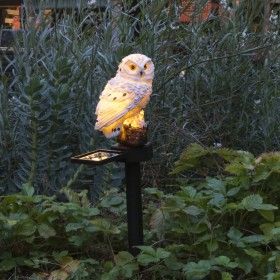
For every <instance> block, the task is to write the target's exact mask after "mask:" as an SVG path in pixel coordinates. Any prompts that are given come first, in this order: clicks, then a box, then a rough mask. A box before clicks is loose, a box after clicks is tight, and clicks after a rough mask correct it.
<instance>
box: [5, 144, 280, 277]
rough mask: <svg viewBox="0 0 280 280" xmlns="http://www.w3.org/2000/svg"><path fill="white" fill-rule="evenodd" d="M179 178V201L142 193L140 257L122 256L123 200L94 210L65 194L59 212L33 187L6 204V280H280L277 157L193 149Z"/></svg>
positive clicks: (119, 196) (109, 196)
mask: <svg viewBox="0 0 280 280" xmlns="http://www.w3.org/2000/svg"><path fill="white" fill-rule="evenodd" d="M172 174H173V175H176V178H177V184H176V185H174V186H173V188H174V193H173V194H171V193H168V194H165V193H164V192H163V191H160V190H158V189H156V188H147V189H145V195H144V205H145V208H144V213H145V214H144V221H145V223H144V224H145V244H146V245H145V246H140V247H139V248H140V254H139V255H138V256H137V257H133V256H132V255H130V254H129V253H128V252H126V251H125V250H126V234H127V232H126V225H125V223H124V221H125V218H124V215H125V199H124V194H123V193H121V192H120V193H119V192H117V191H116V190H112V191H109V192H107V193H105V195H104V196H103V197H102V199H101V200H100V201H99V203H98V204H96V205H95V207H92V206H90V205H89V201H88V200H87V198H86V194H85V193H80V194H75V193H73V192H71V191H69V190H68V192H66V193H67V195H68V197H69V198H71V201H72V202H68V203H61V202H56V201H55V200H54V198H53V197H46V196H38V195H34V194H33V193H34V190H33V188H31V187H30V186H28V185H25V186H24V188H23V191H22V193H21V194H14V195H9V196H6V197H3V198H2V199H1V201H0V234H1V237H2V239H1V242H0V248H1V250H0V252H1V253H0V260H1V261H0V273H2V275H3V277H10V276H11V275H14V277H15V278H16V275H18V276H20V277H23V276H26V277H27V276H28V277H30V275H33V276H32V277H33V278H32V277H31V278H30V279H45V278H47V277H58V278H54V279H93V278H94V279H102V280H105V279H185V278H187V279H191V280H196V279H223V280H230V279H278V277H279V275H280V273H279V250H278V243H279V225H280V220H279V217H280V214H279V208H278V201H279V198H278V195H277V194H278V188H279V182H280V180H279V179H280V178H279V177H280V155H279V153H268V154H262V155H261V156H260V157H258V158H255V157H254V156H253V155H252V154H251V153H249V152H244V151H234V150H229V149H215V148H203V147H201V146H199V145H197V144H194V145H191V146H189V147H188V148H187V149H186V150H185V151H184V152H183V153H182V155H181V158H180V159H179V161H178V162H177V163H176V165H175V168H174V170H173V171H172ZM179 174H180V175H179ZM186 175H187V176H186ZM140 267H142V268H141V269H140ZM0 275H1V274H0ZM36 277H37V278H36ZM44 277H45V278H44ZM59 277H61V278H59ZM63 277H64V278H63ZM27 279H28V278H27Z"/></svg>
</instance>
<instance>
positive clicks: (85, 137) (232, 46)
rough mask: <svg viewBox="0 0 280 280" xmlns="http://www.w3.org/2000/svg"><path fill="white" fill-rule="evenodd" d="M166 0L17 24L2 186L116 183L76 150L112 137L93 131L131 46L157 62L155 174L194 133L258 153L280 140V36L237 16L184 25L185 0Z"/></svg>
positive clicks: (152, 110) (150, 170)
mask: <svg viewBox="0 0 280 280" xmlns="http://www.w3.org/2000/svg"><path fill="white" fill-rule="evenodd" d="M167 2H170V1H161V0H153V1H140V2H139V14H138V15H137V18H136V19H135V18H132V17H131V16H130V13H129V11H130V8H129V6H126V5H125V8H124V10H123V12H120V14H119V16H118V17H115V16H114V13H113V10H112V9H113V8H112V7H108V9H107V10H106V11H105V14H103V16H100V19H99V23H98V24H97V23H96V19H95V17H94V15H93V14H92V13H90V11H87V12H86V13H85V14H83V13H81V14H80V16H79V18H80V19H81V21H76V20H74V19H73V17H71V16H66V17H65V18H64V19H63V20H61V21H60V22H58V23H57V24H56V25H55V26H53V27H52V28H49V27H48V26H43V25H42V26H40V28H39V29H37V30H35V29H32V28H30V29H28V30H25V31H24V32H22V33H19V34H18V38H17V40H16V42H15V55H14V58H13V59H12V60H11V59H10V58H8V57H6V59H7V60H8V62H7V63H8V64H7V63H3V65H8V66H7V67H5V68H4V66H3V65H2V69H1V70H2V71H1V72H2V78H1V80H0V88H1V97H0V98H1V101H0V154H1V163H0V190H1V191H2V192H12V191H18V190H20V189H21V188H22V184H24V183H29V184H31V185H33V186H34V188H35V190H36V192H38V193H43V192H44V193H55V192H56V191H57V190H59V189H61V188H63V187H65V186H69V187H70V186H72V187H73V188H76V189H83V188H88V190H92V189H94V190H95V192H94V193H92V191H91V197H96V196H98V193H99V191H100V189H102V188H103V187H104V185H105V187H106V186H110V185H111V182H110V181H109V182H108V184H107V183H105V184H103V186H101V184H99V183H98V182H100V181H101V180H100V179H104V178H109V177H110V176H108V175H111V173H114V172H116V173H114V175H116V176H115V177H117V176H118V170H116V169H114V170H112V169H113V167H109V168H108V170H105V171H104V172H103V171H101V170H98V171H93V170H89V169H87V168H81V169H78V167H76V166H73V165H72V164H71V163H70V161H69V157H70V156H71V155H73V154H78V153H81V152H85V151H88V150H91V149H94V148H97V147H100V146H110V144H111V141H107V140H104V138H102V137H100V136H99V135H98V134H97V133H96V132H95V131H94V129H93V127H94V122H95V120H94V117H93V112H94V109H95V106H96V102H97V99H98V96H99V94H100V92H101V91H102V89H103V87H104V85H105V84H106V82H107V80H108V79H109V78H111V77H112V76H113V75H114V74H115V72H116V69H117V65H118V63H119V61H120V60H121V58H122V57H124V56H125V55H127V54H129V53H132V52H141V53H145V54H146V55H148V56H150V57H151V58H152V59H153V61H154V62H155V65H156V78H155V81H154V89H153V95H152V99H151V102H150V104H149V106H148V109H147V116H148V117H147V118H148V120H149V124H150V140H151V141H152V142H153V143H154V146H155V151H156V152H155V157H154V161H153V162H152V163H151V164H149V166H147V168H145V178H146V179H147V180H148V181H149V182H160V184H161V185H165V184H167V182H166V177H165V174H166V172H167V171H168V170H169V168H170V167H171V165H172V163H173V162H174V160H175V159H176V158H177V157H178V156H179V154H180V151H181V150H182V149H183V148H184V147H185V146H186V145H187V144H188V143H191V142H193V141H195V142H197V143H201V144H203V145H206V146H213V145H216V144H217V145H223V146H225V147H231V148H235V149H246V150H249V151H250V152H252V153H254V154H259V153H261V152H263V151H272V150H279V147H280V145H279V139H280V137H279V136H280V131H279V121H280V120H279V113H278V112H279V98H278V92H279V84H280V83H279V75H278V73H279V65H280V64H279V59H278V58H279V48H278V46H279V36H275V34H274V33H273V32H267V33H266V34H262V33H259V34H255V33H250V32H249V31H248V30H246V29H245V26H244V25H240V24H237V22H235V21H234V20H232V21H230V20H228V21H225V22H218V21H217V19H214V22H212V23H214V24H212V23H211V22H210V23H201V24H197V25H183V24H182V25H178V24H176V23H177V20H178V6H176V4H173V5H172V6H169V7H168V5H167ZM139 20H140V22H141V30H140V32H139V35H138V36H137V37H135V28H136V27H137V26H138V27H139V24H137V23H139ZM85 22H88V23H91V24H90V25H89V26H85V24H84V23H85ZM215 23H217V24H215ZM136 33H137V32H136ZM2 59H4V58H3V57H2ZM5 75H6V76H8V78H7V77H5ZM2 131H3V132H2ZM103 170H104V169H103ZM103 173H105V174H103ZM102 181H103V180H102Z"/></svg>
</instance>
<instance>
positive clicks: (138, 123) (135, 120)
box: [123, 110, 147, 128]
mask: <svg viewBox="0 0 280 280" xmlns="http://www.w3.org/2000/svg"><path fill="white" fill-rule="evenodd" d="M123 125H124V126H129V127H132V128H143V127H146V126H147V125H146V122H145V119H144V111H143V110H142V111H141V112H140V113H139V114H138V115H136V116H134V117H131V118H129V119H126V120H125V121H124V123H123Z"/></svg>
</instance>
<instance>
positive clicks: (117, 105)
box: [95, 54, 154, 138]
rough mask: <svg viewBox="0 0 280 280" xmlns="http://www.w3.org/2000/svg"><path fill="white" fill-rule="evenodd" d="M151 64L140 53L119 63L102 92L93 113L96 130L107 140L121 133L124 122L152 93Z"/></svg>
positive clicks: (146, 101)
mask: <svg viewBox="0 0 280 280" xmlns="http://www.w3.org/2000/svg"><path fill="white" fill-rule="evenodd" d="M153 77H154V65H153V63H152V61H151V59H150V58H148V57H147V56H145V55H142V54H131V55H129V56H126V57H125V58H123V60H122V61H121V63H120V65H119V68H118V71H117V74H116V76H115V77H114V78H112V79H110V80H109V81H108V83H107V85H106V86H105V88H104V90H103V91H102V93H101V95H100V97H99V102H98V104H97V107H96V112H95V114H96V115H97V121H96V124H95V129H96V130H100V131H102V132H103V133H104V135H105V136H106V137H107V138H111V137H115V136H117V135H118V134H119V133H120V130H121V128H122V125H123V122H124V121H125V120H127V119H129V118H131V117H134V116H136V115H137V114H139V113H140V112H141V110H142V109H143V108H145V107H146V105H147V103H148V102H149V100H150V95H151V93H152V82H153Z"/></svg>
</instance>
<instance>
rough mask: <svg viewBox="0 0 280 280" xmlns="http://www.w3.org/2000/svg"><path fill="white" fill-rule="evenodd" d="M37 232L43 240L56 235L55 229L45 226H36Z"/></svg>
mask: <svg viewBox="0 0 280 280" xmlns="http://www.w3.org/2000/svg"><path fill="white" fill-rule="evenodd" d="M38 232H39V234H40V236H42V237H43V238H45V239H48V238H50V237H52V236H55V235H56V232H55V229H54V228H52V227H51V226H49V225H47V224H40V225H38Z"/></svg>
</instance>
